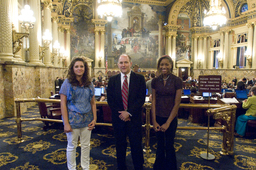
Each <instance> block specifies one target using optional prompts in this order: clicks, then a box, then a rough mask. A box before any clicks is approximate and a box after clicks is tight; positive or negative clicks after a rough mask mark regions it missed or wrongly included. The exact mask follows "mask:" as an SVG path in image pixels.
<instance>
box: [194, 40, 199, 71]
mask: <svg viewBox="0 0 256 170" xmlns="http://www.w3.org/2000/svg"><path fill="white" fill-rule="evenodd" d="M193 53H194V61H193V62H194V69H196V68H197V55H198V54H197V37H195V38H194V52H193Z"/></svg>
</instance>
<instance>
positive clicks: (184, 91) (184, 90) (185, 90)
mask: <svg viewBox="0 0 256 170" xmlns="http://www.w3.org/2000/svg"><path fill="white" fill-rule="evenodd" d="M183 94H184V95H185V96H187V95H190V94H191V91H190V89H183Z"/></svg>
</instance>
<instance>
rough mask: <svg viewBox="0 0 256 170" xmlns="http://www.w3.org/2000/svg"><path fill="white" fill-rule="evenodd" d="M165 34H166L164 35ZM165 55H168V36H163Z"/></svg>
mask: <svg viewBox="0 0 256 170" xmlns="http://www.w3.org/2000/svg"><path fill="white" fill-rule="evenodd" d="M166 34H167V33H166ZM165 37H166V38H165V55H168V39H169V38H168V37H169V36H168V34H167V35H166V36H165Z"/></svg>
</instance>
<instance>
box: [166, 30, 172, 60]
mask: <svg viewBox="0 0 256 170" xmlns="http://www.w3.org/2000/svg"><path fill="white" fill-rule="evenodd" d="M167 44H168V47H167V49H168V53H167V55H169V56H170V57H172V36H171V35H170V33H169V34H168V43H167Z"/></svg>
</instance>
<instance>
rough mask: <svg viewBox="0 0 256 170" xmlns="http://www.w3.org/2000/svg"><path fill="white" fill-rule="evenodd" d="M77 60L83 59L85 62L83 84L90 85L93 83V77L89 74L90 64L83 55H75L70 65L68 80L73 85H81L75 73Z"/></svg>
mask: <svg viewBox="0 0 256 170" xmlns="http://www.w3.org/2000/svg"><path fill="white" fill-rule="evenodd" d="M77 61H82V62H83V63H84V74H83V77H82V79H81V80H82V85H84V86H85V87H88V86H89V85H90V84H91V78H90V76H89V67H88V64H87V62H86V58H85V57H83V56H80V57H74V58H73V59H72V61H71V63H70V65H69V67H68V76H67V77H68V80H69V83H70V84H72V86H79V82H78V80H77V79H76V75H75V73H74V68H73V67H74V65H75V63H76V62H77Z"/></svg>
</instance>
